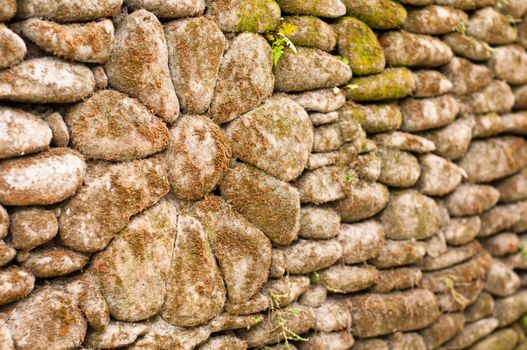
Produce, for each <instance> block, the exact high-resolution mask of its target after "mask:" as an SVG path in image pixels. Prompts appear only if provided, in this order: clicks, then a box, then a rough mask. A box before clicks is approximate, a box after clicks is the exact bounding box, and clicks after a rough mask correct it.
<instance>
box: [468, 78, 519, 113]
mask: <svg viewBox="0 0 527 350" xmlns="http://www.w3.org/2000/svg"><path fill="white" fill-rule="evenodd" d="M461 101H462V102H463V103H465V105H466V108H467V112H468V113H473V114H482V113H489V112H500V113H501V112H508V111H510V110H511V108H512V106H513V105H514V94H513V92H512V90H511V88H510V86H509V85H508V84H507V83H506V82H504V81H502V80H493V81H492V82H491V83H490V84H488V85H487V86H486V87H484V88H483V89H482V90H480V91H478V92H475V93H473V94H472V95H469V96H466V97H464V98H462V99H461Z"/></svg>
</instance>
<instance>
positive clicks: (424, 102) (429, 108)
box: [401, 95, 460, 132]
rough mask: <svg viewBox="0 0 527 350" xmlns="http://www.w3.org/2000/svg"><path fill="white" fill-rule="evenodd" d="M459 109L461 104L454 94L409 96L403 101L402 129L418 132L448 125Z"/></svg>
mask: <svg viewBox="0 0 527 350" xmlns="http://www.w3.org/2000/svg"><path fill="white" fill-rule="evenodd" d="M459 110H460V107H459V104H458V102H457V100H456V99H455V97H454V96H452V95H443V96H438V97H430V98H425V99H414V98H408V99H406V100H404V101H403V102H402V103H401V112H402V115H403V123H402V126H401V130H404V131H409V132H416V131H424V130H428V129H435V128H438V127H442V126H445V125H448V124H450V123H452V122H453V121H454V119H456V116H457V114H458V113H459Z"/></svg>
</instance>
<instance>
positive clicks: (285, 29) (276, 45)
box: [267, 23, 298, 66]
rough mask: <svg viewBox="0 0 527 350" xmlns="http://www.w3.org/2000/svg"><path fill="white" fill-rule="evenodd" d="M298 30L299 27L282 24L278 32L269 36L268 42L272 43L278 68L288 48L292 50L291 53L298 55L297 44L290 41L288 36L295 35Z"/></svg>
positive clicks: (274, 61)
mask: <svg viewBox="0 0 527 350" xmlns="http://www.w3.org/2000/svg"><path fill="white" fill-rule="evenodd" d="M297 30H298V27H297V26H295V25H294V24H291V23H282V25H281V26H280V28H279V29H278V31H276V32H274V33H270V34H267V40H269V42H270V43H271V48H272V50H273V64H274V65H275V66H276V64H277V63H278V61H279V60H280V57H282V55H283V54H284V50H285V48H286V47H288V48H290V49H291V51H293V52H294V53H297V52H298V51H297V49H296V46H295V44H293V43H292V42H291V40H289V38H288V37H287V36H288V35H291V34H293V33H294V32H296V31H297Z"/></svg>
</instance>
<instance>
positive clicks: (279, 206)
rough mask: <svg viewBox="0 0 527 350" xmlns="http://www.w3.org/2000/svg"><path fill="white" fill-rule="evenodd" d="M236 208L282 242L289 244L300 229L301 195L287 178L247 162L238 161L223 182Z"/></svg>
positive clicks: (230, 201) (223, 190)
mask: <svg viewBox="0 0 527 350" xmlns="http://www.w3.org/2000/svg"><path fill="white" fill-rule="evenodd" d="M220 191H221V194H222V196H223V198H225V199H226V200H227V202H229V203H230V204H231V205H232V206H233V207H234V209H236V210H237V211H239V212H240V213H241V214H242V215H243V216H245V217H246V218H247V219H248V220H249V221H250V222H251V223H253V224H254V225H255V226H256V227H258V228H259V229H260V230H262V232H263V233H265V234H266V235H267V237H269V239H271V241H273V243H276V244H279V245H288V244H290V243H291V242H292V241H294V240H295V239H296V238H297V235H298V231H299V229H300V195H299V193H298V191H297V190H296V189H295V188H294V187H292V186H291V185H289V184H288V183H286V182H283V181H280V180H278V179H276V178H274V177H272V176H270V175H267V174H266V173H264V172H263V171H261V170H258V169H256V168H253V167H252V166H249V165H245V164H243V163H238V162H236V163H234V164H233V165H232V166H231V168H230V169H229V170H228V171H227V174H226V175H225V177H224V179H223V181H222V182H221V183H220Z"/></svg>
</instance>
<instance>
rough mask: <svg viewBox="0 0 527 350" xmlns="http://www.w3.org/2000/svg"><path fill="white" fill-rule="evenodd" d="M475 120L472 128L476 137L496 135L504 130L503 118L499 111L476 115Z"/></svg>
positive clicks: (473, 135)
mask: <svg viewBox="0 0 527 350" xmlns="http://www.w3.org/2000/svg"><path fill="white" fill-rule="evenodd" d="M474 121H475V123H474V127H473V128H472V137H474V138H481V137H489V136H496V135H498V134H500V133H502V132H503V130H504V125H503V121H502V118H501V116H500V115H499V114H497V113H487V114H479V115H475V116H474Z"/></svg>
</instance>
